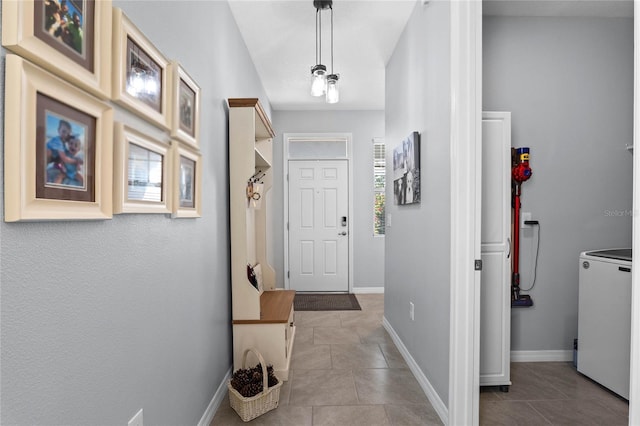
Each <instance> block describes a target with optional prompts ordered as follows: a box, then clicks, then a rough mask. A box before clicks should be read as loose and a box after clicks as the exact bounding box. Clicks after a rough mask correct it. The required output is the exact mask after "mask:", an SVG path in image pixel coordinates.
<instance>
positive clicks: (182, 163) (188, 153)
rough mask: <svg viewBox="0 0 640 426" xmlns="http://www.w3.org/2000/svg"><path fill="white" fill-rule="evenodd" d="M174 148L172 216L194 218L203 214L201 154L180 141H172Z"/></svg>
mask: <svg viewBox="0 0 640 426" xmlns="http://www.w3.org/2000/svg"><path fill="white" fill-rule="evenodd" d="M171 148H172V150H173V154H172V156H173V182H175V185H174V188H173V203H172V204H173V209H172V210H173V212H172V217H176V218H193V217H200V216H201V215H202V208H201V206H200V198H201V193H202V167H201V161H200V158H201V156H200V154H199V153H197V152H196V151H194V150H193V149H190V148H187V147H184V146H182V145H181V143H180V142H178V141H175V140H174V141H172V142H171Z"/></svg>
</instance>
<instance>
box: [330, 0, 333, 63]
mask: <svg viewBox="0 0 640 426" xmlns="http://www.w3.org/2000/svg"><path fill="white" fill-rule="evenodd" d="M329 8H330V9H331V74H333V7H329Z"/></svg>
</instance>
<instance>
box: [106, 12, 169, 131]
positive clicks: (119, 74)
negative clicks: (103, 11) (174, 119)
mask: <svg viewBox="0 0 640 426" xmlns="http://www.w3.org/2000/svg"><path fill="white" fill-rule="evenodd" d="M113 31H114V34H113V85H112V86H113V87H112V89H113V100H114V101H115V102H117V103H119V104H120V105H122V106H124V107H125V108H127V109H129V110H130V111H131V112H133V113H134V114H137V115H139V116H140V117H142V118H144V119H146V120H147V121H149V122H151V123H153V124H155V125H157V126H160V127H161V128H163V129H166V130H169V129H170V128H171V123H170V120H169V118H170V115H169V111H168V110H169V101H168V98H169V93H168V91H167V89H168V81H169V79H168V75H167V74H168V66H169V61H168V60H167V58H165V57H164V55H163V54H162V53H161V52H160V51H159V50H158V49H157V48H156V47H155V46H154V45H153V44H152V43H151V41H150V40H149V39H148V38H147V37H146V36H145V35H144V34H143V33H142V32H141V31H140V30H139V29H138V28H137V27H136V26H135V25H134V24H133V23H132V22H131V21H130V20H129V18H127V16H126V15H125V14H124V13H123V12H122V10H120V9H117V8H114V9H113Z"/></svg>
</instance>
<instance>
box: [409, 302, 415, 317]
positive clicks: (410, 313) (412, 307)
mask: <svg viewBox="0 0 640 426" xmlns="http://www.w3.org/2000/svg"><path fill="white" fill-rule="evenodd" d="M414 314H415V309H414V306H413V302H409V319H410V320H411V321H413V320H414V319H415V315H414Z"/></svg>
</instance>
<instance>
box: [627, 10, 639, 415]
mask: <svg viewBox="0 0 640 426" xmlns="http://www.w3.org/2000/svg"><path fill="white" fill-rule="evenodd" d="M633 39H634V43H633V45H634V46H633V52H634V59H633V68H634V69H633V76H634V77H633V83H634V84H633V86H634V87H633V92H634V93H633V144H634V146H635V145H640V143H638V136H639V132H640V87H638V86H639V85H640V1H637V0H636V1H634V11H633ZM639 209H640V156H639V155H638V153H637V152H634V156H633V216H632V223H633V225H632V229H633V230H632V236H631V238H632V248H633V250H635V252H636V253H638V250H640V219H639V218H638V212H639V211H640V210H639ZM636 265H637V262H636ZM631 289H632V290H631V358H630V359H631V365H630V366H629V367H630V374H629V375H630V384H629V424H630V425H637V424H640V360H639V358H640V274H639V273H638V268H637V266H636V267H633V268H632V275H631Z"/></svg>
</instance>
